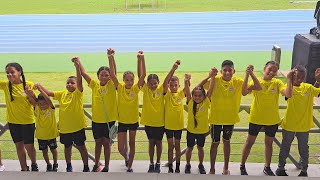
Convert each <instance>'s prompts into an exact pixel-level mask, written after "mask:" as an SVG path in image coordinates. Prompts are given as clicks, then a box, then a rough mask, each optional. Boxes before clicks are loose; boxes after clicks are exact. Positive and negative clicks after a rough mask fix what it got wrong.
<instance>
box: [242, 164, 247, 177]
mask: <svg viewBox="0 0 320 180" xmlns="http://www.w3.org/2000/svg"><path fill="white" fill-rule="evenodd" d="M240 174H241V175H245V176H247V175H248V173H247V169H246V166H245V165H240Z"/></svg>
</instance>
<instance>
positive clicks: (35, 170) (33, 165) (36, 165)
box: [31, 163, 39, 172]
mask: <svg viewBox="0 0 320 180" xmlns="http://www.w3.org/2000/svg"><path fill="white" fill-rule="evenodd" d="M31 171H34V172H38V171H39V169H38V164H37V163H33V164H31Z"/></svg>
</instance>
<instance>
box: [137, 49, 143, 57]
mask: <svg viewBox="0 0 320 180" xmlns="http://www.w3.org/2000/svg"><path fill="white" fill-rule="evenodd" d="M137 58H138V59H142V58H144V53H143V51H139V52H138V54H137Z"/></svg>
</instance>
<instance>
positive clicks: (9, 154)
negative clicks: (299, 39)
mask: <svg viewBox="0 0 320 180" xmlns="http://www.w3.org/2000/svg"><path fill="white" fill-rule="evenodd" d="M73 74H74V73H73V72H71V73H26V79H27V80H30V81H34V82H40V83H42V84H43V86H45V87H47V88H48V89H50V90H61V89H64V87H65V80H66V77H67V76H69V75H73ZM90 75H91V76H92V77H95V72H92V73H90ZM158 75H159V77H160V80H163V79H164V77H165V75H166V73H163V72H161V73H158ZM176 75H177V76H178V77H179V78H181V79H182V78H183V75H184V72H177V73H176ZM206 75H207V72H194V73H192V81H191V83H192V86H194V85H196V84H197V83H198V82H199V81H200V80H201V79H202V78H204V77H205V76H206ZM235 75H236V76H239V77H243V76H244V73H243V72H237V73H236V74H235ZM256 75H257V76H261V75H262V73H261V72H260V71H258V72H256ZM118 77H122V74H121V73H119V74H118ZM4 79H6V76H5V74H4V73H0V80H4ZM282 80H284V79H283V78H282ZM84 92H85V97H84V102H85V103H91V90H90V89H89V88H88V87H87V86H86V85H85V89H84ZM141 100H142V97H141V94H140V103H141ZM251 100H252V97H251V95H248V96H245V97H243V98H242V104H250V103H251ZM0 103H4V95H3V92H2V91H0ZM280 104H285V102H284V100H283V98H282V97H280ZM87 110H88V111H90V109H87ZM280 113H281V115H283V114H284V110H280ZM314 114H315V115H316V117H318V118H319V117H320V114H319V112H318V111H314ZM57 117H58V116H57ZM240 117H241V121H240V123H238V124H236V126H237V127H247V126H248V123H247V117H248V114H247V113H246V112H245V111H242V112H241V113H240ZM0 122H1V123H6V122H5V109H3V108H2V109H0ZM87 124H88V125H91V123H90V120H89V119H87ZM246 136H247V133H240V132H236V133H234V135H233V138H232V142H234V143H235V144H233V145H232V155H231V161H232V162H239V161H240V158H241V156H240V154H241V150H242V147H243V143H244V142H245V139H246ZM318 136H319V135H318V134H311V135H310V143H312V144H316V143H318V140H317V138H318ZM277 137H278V138H279V139H280V140H281V134H280V133H278V134H277ZM87 139H88V143H87V146H88V150H89V152H91V153H94V143H93V137H92V133H91V131H87ZM1 140H2V141H1V142H0V146H1V149H2V150H3V151H4V152H3V158H4V159H16V153H15V150H14V144H13V142H12V141H11V137H10V133H9V132H8V131H7V132H6V133H5V134H4V136H3V137H1ZM146 140H147V138H146V135H145V133H144V132H143V131H140V132H138V135H137V140H136V141H137V142H138V141H139V142H138V143H137V148H136V151H137V152H139V153H137V155H136V159H137V160H147V159H148V155H147V153H146V151H147V149H148V145H147V141H146ZM182 140H183V142H182V147H186V143H185V133H184V136H183V138H182ZM210 141H211V140H210V138H209V137H208V138H207V143H208V144H206V146H205V152H206V154H205V160H206V161H209V149H210ZM262 143H263V133H262V134H261V135H260V136H259V137H258V139H257V144H256V145H255V146H254V147H253V149H252V155H251V156H250V157H249V159H248V161H249V162H261V163H262V162H263V161H264V156H263V154H264V145H263V144H262ZM295 143H296V142H295ZM163 144H164V146H163V156H162V160H163V162H165V160H166V159H167V155H166V152H167V144H166V138H164V141H163ZM59 145H60V144H59ZM37 146H38V145H37V144H36V147H37ZM274 147H275V148H274V149H275V150H274V158H273V162H277V155H278V152H279V148H278V147H277V146H276V145H275V146H274ZM291 151H292V153H293V154H295V156H296V157H297V158H298V156H297V154H298V152H297V151H298V150H297V145H293V146H292V150H291ZM112 152H113V154H112V156H111V157H112V159H121V157H120V155H119V153H118V152H117V145H116V144H114V145H113V146H112ZM59 153H61V154H60V157H59V158H60V159H64V156H63V154H62V153H63V148H62V145H60V146H59ZM195 153H196V151H195ZM219 153H220V154H221V153H222V147H220V148H219ZM318 153H319V148H318V145H316V146H315V145H312V146H310V156H311V157H310V163H319V160H318V158H317V156H318ZM38 158H39V159H42V156H41V154H40V153H39V154H38ZM74 159H80V155H79V153H78V152H77V151H75V153H74ZM182 159H183V160H185V156H183V158H182ZM193 160H195V161H196V160H197V156H196V154H194V156H193ZM218 161H223V156H222V155H219V156H218Z"/></svg>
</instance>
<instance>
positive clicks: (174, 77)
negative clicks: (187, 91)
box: [170, 76, 179, 82]
mask: <svg viewBox="0 0 320 180" xmlns="http://www.w3.org/2000/svg"><path fill="white" fill-rule="evenodd" d="M170 81H178V82H179V78H178V77H177V76H172V77H171V79H170Z"/></svg>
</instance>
